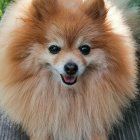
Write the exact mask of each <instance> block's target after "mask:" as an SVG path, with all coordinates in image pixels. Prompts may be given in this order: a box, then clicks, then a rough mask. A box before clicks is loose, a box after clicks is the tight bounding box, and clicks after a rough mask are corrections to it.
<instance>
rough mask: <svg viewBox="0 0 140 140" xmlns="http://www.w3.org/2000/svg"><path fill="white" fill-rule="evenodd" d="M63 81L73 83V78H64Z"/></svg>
mask: <svg viewBox="0 0 140 140" xmlns="http://www.w3.org/2000/svg"><path fill="white" fill-rule="evenodd" d="M64 80H65V82H67V83H73V82H74V81H75V77H73V76H64Z"/></svg>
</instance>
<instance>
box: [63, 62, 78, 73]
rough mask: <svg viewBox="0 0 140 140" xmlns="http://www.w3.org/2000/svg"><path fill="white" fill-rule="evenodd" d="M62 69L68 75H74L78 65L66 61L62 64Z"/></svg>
mask: <svg viewBox="0 0 140 140" xmlns="http://www.w3.org/2000/svg"><path fill="white" fill-rule="evenodd" d="M64 70H65V72H66V73H67V74H69V75H74V74H76V72H77V71H78V66H77V65H76V64H75V63H67V64H66V65H65V66H64Z"/></svg>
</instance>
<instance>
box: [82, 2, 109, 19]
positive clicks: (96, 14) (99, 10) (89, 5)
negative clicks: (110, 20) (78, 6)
mask: <svg viewBox="0 0 140 140" xmlns="http://www.w3.org/2000/svg"><path fill="white" fill-rule="evenodd" d="M82 10H84V11H85V12H86V14H87V15H88V16H90V17H92V18H93V19H99V20H101V19H105V17H106V14H107V9H106V7H105V2H104V0H87V1H85V2H84V4H83V5H82Z"/></svg>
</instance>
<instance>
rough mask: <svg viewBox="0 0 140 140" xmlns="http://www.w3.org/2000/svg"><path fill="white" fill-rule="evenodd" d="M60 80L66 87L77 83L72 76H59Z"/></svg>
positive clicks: (75, 78)
mask: <svg viewBox="0 0 140 140" xmlns="http://www.w3.org/2000/svg"><path fill="white" fill-rule="evenodd" d="M61 78H62V81H63V82H64V83H65V84H67V85H74V84H75V83H76V82H77V77H76V76H73V75H61Z"/></svg>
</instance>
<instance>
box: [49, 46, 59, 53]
mask: <svg viewBox="0 0 140 140" xmlns="http://www.w3.org/2000/svg"><path fill="white" fill-rule="evenodd" d="M49 51H50V53H52V54H57V53H59V52H60V51H61V48H60V47H58V46H57V45H52V46H50V47H49Z"/></svg>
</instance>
